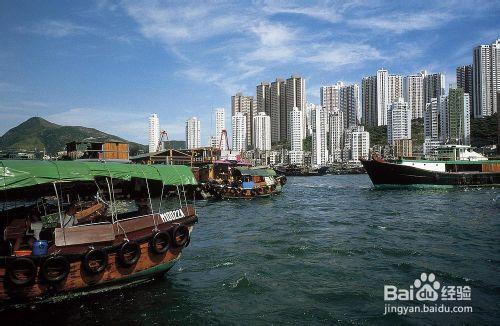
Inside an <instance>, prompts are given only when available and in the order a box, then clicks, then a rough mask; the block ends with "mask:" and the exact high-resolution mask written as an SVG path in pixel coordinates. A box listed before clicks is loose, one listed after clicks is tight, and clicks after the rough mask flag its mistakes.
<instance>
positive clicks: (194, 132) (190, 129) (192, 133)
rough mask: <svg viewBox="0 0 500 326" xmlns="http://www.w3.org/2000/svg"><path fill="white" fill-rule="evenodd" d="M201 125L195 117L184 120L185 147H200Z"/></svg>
mask: <svg viewBox="0 0 500 326" xmlns="http://www.w3.org/2000/svg"><path fill="white" fill-rule="evenodd" d="M200 134H201V123H200V120H199V119H198V118H196V117H192V118H190V119H188V120H186V147H187V148H188V149H195V148H199V147H201V138H200Z"/></svg>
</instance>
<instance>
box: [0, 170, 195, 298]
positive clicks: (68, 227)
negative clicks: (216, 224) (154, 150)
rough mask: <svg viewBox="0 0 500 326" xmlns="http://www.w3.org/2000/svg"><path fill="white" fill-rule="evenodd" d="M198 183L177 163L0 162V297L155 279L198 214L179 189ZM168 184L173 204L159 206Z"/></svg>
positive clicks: (34, 295)
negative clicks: (123, 204)
mask: <svg viewBox="0 0 500 326" xmlns="http://www.w3.org/2000/svg"><path fill="white" fill-rule="evenodd" d="M196 185H197V182H196V180H195V179H194V176H193V174H192V172H191V171H190V169H189V168H188V167H184V166H167V165H155V166H152V165H151V166H147V165H134V164H123V163H110V162H108V163H104V162H76V161H73V162H44V161H0V198H3V199H4V204H3V208H4V209H3V210H2V211H1V213H0V230H1V231H2V232H1V236H0V302H8V303H15V302H28V301H31V300H34V299H44V298H48V297H53V296H57V295H59V294H62V293H67V292H74V291H76V292H80V291H89V290H92V289H95V288H98V287H106V286H109V285H111V284H113V283H117V282H125V283H128V282H131V281H134V280H137V279H141V278H149V277H154V276H158V275H163V274H164V273H166V272H167V271H168V270H169V269H170V268H172V266H173V265H174V264H175V262H176V261H177V260H178V259H179V258H180V255H181V252H182V250H183V248H184V247H186V246H187V245H188V244H189V242H190V233H191V231H192V228H193V225H194V224H195V223H196V222H197V216H196V211H195V209H194V208H193V207H192V206H190V205H187V200H186V198H185V197H184V198H183V197H182V195H183V194H184V196H185V192H183V190H184V191H185V189H187V188H188V187H193V186H196ZM173 189H177V190H178V195H179V199H180V203H181V204H180V206H178V207H177V208H173V209H170V210H165V209H161V205H162V203H163V198H164V194H167V193H169V192H171V191H173ZM153 198H159V201H158V202H159V206H160V207H159V208H156V207H154V205H153V204H152V199H153ZM21 201H22V202H23V203H27V204H25V205H22V206H20V207H11V206H12V205H13V203H16V202H21ZM120 201H127V202H128V203H131V206H135V207H136V209H133V210H131V211H128V212H122V211H119V209H118V204H119V203H120ZM51 202H52V203H51ZM132 204H133V205H132Z"/></svg>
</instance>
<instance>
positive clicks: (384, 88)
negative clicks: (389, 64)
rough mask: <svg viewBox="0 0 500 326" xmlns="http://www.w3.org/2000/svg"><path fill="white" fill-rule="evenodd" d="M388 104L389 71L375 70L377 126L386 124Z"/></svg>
mask: <svg viewBox="0 0 500 326" xmlns="http://www.w3.org/2000/svg"><path fill="white" fill-rule="evenodd" d="M388 105H389V73H388V72H387V70H385V69H380V70H378V71H377V126H385V125H386V124H387V106H388Z"/></svg>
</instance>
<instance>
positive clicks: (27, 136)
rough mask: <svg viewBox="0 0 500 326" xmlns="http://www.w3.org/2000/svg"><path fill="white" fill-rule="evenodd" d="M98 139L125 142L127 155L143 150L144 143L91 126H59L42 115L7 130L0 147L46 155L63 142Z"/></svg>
mask: <svg viewBox="0 0 500 326" xmlns="http://www.w3.org/2000/svg"><path fill="white" fill-rule="evenodd" d="M91 137H92V138H96V140H98V141H109V140H117V141H122V142H127V143H129V148H130V155H135V154H137V153H138V152H139V151H146V152H147V146H145V145H141V144H138V143H134V142H130V141H127V140H125V139H123V138H120V137H118V136H114V135H110V134H107V133H105V132H102V131H100V130H97V129H94V128H87V127H81V126H61V125H58V124H55V123H52V122H50V121H47V120H45V119H43V118H39V117H32V118H29V119H28V120H26V121H24V122H23V123H21V124H20V125H18V126H17V127H14V128H12V129H10V130H9V131H7V132H6V133H5V134H4V135H3V136H2V137H0V149H17V150H24V151H32V150H35V149H37V150H43V149H44V148H45V151H46V152H47V153H48V154H52V155H54V154H56V153H57V152H58V151H62V150H64V149H65V147H66V143H69V142H71V141H80V140H83V139H86V138H91Z"/></svg>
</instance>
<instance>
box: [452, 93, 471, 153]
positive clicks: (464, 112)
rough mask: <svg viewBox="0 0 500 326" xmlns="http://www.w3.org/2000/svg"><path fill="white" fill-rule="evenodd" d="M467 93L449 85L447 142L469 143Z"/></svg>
mask: <svg viewBox="0 0 500 326" xmlns="http://www.w3.org/2000/svg"><path fill="white" fill-rule="evenodd" d="M469 105H470V103H469V94H465V93H464V91H463V89H461V88H457V87H450V89H449V94H448V103H447V108H448V112H447V113H448V116H447V118H448V119H447V120H448V130H447V138H448V141H449V143H452V144H461V145H468V144H469V143H470V116H469Z"/></svg>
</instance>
